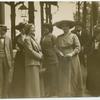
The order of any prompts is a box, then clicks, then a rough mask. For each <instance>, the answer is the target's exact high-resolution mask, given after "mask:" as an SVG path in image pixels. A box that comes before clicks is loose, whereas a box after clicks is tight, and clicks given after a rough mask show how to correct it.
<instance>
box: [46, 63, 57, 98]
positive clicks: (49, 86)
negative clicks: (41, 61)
mask: <svg viewBox="0 0 100 100" xmlns="http://www.w3.org/2000/svg"><path fill="white" fill-rule="evenodd" d="M45 68H46V71H45V73H44V88H45V89H44V90H45V96H46V97H52V96H58V64H57V63H55V64H45Z"/></svg>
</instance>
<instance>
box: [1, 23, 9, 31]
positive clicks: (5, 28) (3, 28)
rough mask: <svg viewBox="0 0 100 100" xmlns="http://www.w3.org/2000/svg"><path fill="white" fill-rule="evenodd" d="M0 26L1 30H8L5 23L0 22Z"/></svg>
mask: <svg viewBox="0 0 100 100" xmlns="http://www.w3.org/2000/svg"><path fill="white" fill-rule="evenodd" d="M0 28H2V30H5V31H7V30H9V29H8V28H7V26H6V25H3V24H0Z"/></svg>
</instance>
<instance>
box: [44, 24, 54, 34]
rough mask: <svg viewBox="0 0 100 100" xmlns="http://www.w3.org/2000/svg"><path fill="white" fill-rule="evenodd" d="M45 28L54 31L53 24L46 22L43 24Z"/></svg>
mask: <svg viewBox="0 0 100 100" xmlns="http://www.w3.org/2000/svg"><path fill="white" fill-rule="evenodd" d="M43 28H48V29H49V32H52V31H53V26H52V24H48V23H45V24H44V25H43Z"/></svg>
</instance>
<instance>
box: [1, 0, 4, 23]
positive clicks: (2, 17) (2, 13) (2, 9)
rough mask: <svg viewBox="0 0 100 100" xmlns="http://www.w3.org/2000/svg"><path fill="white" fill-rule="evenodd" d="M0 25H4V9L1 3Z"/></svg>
mask: <svg viewBox="0 0 100 100" xmlns="http://www.w3.org/2000/svg"><path fill="white" fill-rule="evenodd" d="M0 24H5V8H4V3H3V2H0Z"/></svg>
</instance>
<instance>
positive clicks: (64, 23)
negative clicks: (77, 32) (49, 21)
mask: <svg viewBox="0 0 100 100" xmlns="http://www.w3.org/2000/svg"><path fill="white" fill-rule="evenodd" d="M53 26H56V27H58V28H60V29H62V28H63V27H64V26H66V27H67V26H69V28H73V27H74V26H75V22H74V21H71V20H62V21H59V22H56V23H54V24H53Z"/></svg>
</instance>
